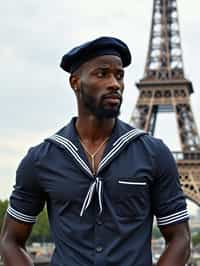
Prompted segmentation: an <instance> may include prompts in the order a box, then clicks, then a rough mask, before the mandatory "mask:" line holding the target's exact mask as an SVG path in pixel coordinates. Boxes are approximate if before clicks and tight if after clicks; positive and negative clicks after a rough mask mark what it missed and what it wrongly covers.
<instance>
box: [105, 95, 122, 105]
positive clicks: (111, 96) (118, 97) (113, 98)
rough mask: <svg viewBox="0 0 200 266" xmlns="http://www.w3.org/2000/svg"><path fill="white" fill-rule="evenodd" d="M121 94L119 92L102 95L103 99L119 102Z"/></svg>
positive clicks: (112, 102)
mask: <svg viewBox="0 0 200 266" xmlns="http://www.w3.org/2000/svg"><path fill="white" fill-rule="evenodd" d="M121 99H122V97H121V95H119V94H109V95H106V96H104V97H103V100H104V101H106V102H109V103H111V104H119V103H120V102H121Z"/></svg>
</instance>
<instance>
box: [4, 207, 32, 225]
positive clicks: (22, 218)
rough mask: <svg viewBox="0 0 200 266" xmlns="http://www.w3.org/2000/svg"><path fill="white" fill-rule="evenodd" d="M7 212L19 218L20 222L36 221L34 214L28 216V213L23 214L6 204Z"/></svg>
mask: <svg viewBox="0 0 200 266" xmlns="http://www.w3.org/2000/svg"><path fill="white" fill-rule="evenodd" d="M7 213H8V214H9V215H10V216H12V217H13V218H15V219H17V220H20V221H22V222H26V223H35V222H36V216H30V215H26V214H23V213H21V212H19V211H16V210H15V209H13V208H12V207H11V206H8V209H7Z"/></svg>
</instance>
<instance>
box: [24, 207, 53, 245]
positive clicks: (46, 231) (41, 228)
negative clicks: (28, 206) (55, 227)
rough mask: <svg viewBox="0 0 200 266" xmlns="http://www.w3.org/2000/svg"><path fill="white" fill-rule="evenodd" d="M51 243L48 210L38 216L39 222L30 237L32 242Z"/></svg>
mask: <svg viewBox="0 0 200 266" xmlns="http://www.w3.org/2000/svg"><path fill="white" fill-rule="evenodd" d="M45 241H47V242H48V241H51V234H50V228H49V222H48V215H47V209H46V208H44V210H43V211H42V212H41V213H40V215H39V216H38V219H37V222H36V223H35V225H34V226H33V230H32V233H31V235H30V237H29V243H30V242H45Z"/></svg>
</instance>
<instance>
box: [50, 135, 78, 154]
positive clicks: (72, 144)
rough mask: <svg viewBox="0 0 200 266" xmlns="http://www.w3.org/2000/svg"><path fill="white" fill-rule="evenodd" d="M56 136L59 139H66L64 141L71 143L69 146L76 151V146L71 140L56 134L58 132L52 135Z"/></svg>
mask: <svg viewBox="0 0 200 266" xmlns="http://www.w3.org/2000/svg"><path fill="white" fill-rule="evenodd" d="M54 136H55V137H56V138H58V139H61V140H63V141H66V142H68V143H69V144H71V146H72V147H73V148H74V149H75V150H76V151H78V148H77V147H76V146H75V145H74V143H73V142H72V141H70V140H69V139H67V138H64V137H63V136H60V135H58V134H55V135H54Z"/></svg>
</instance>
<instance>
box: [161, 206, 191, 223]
mask: <svg viewBox="0 0 200 266" xmlns="http://www.w3.org/2000/svg"><path fill="white" fill-rule="evenodd" d="M187 219H189V214H188V211H187V210H186V209H185V210H183V211H179V212H175V213H173V214H171V215H168V216H163V217H157V224H158V226H163V225H168V224H173V223H178V222H181V221H184V220H187Z"/></svg>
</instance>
